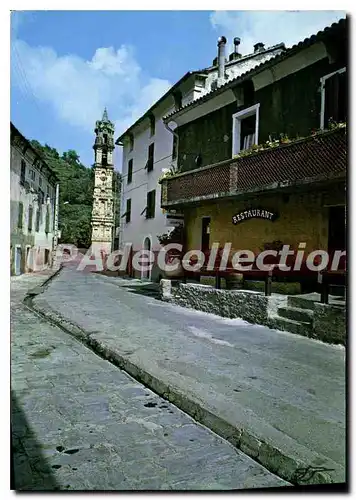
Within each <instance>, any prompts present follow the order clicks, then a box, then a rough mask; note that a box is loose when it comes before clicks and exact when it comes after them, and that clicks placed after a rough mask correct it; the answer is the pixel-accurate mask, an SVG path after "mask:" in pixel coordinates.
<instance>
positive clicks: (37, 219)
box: [36, 208, 41, 233]
mask: <svg viewBox="0 0 356 500" xmlns="http://www.w3.org/2000/svg"><path fill="white" fill-rule="evenodd" d="M40 217H41V210H40V209H39V208H37V212H36V231H37V233H38V232H39V230H40Z"/></svg>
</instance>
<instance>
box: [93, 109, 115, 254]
mask: <svg viewBox="0 0 356 500" xmlns="http://www.w3.org/2000/svg"><path fill="white" fill-rule="evenodd" d="M93 149H94V152H95V163H94V171H95V176H94V178H95V185H94V193H93V211H92V248H97V249H98V250H100V249H103V250H104V251H106V252H107V253H110V252H111V245H112V232H113V226H114V211H113V203H112V197H113V187H112V170H113V169H114V165H113V164H112V157H113V155H112V152H113V150H114V124H113V123H112V122H111V121H110V120H109V118H108V113H107V110H106V108H105V110H104V113H103V116H102V119H101V120H98V121H97V122H96V126H95V143H94V146H93ZM94 194H95V196H94Z"/></svg>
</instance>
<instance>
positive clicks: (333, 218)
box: [328, 206, 346, 254]
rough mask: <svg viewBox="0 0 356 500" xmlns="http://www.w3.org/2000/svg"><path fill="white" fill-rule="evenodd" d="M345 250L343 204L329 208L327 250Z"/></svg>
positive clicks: (344, 214) (332, 251)
mask: <svg viewBox="0 0 356 500" xmlns="http://www.w3.org/2000/svg"><path fill="white" fill-rule="evenodd" d="M335 250H346V212H345V206H339V207H330V208H329V237H328V252H329V254H332V253H334V252H335Z"/></svg>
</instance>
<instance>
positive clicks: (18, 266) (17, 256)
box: [15, 247, 22, 276]
mask: <svg viewBox="0 0 356 500" xmlns="http://www.w3.org/2000/svg"><path fill="white" fill-rule="evenodd" d="M21 256H22V252H21V247H16V249H15V274H16V276H18V275H19V274H21Z"/></svg>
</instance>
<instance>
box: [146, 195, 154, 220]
mask: <svg viewBox="0 0 356 500" xmlns="http://www.w3.org/2000/svg"><path fill="white" fill-rule="evenodd" d="M155 207H156V190H155V189H154V190H153V191H149V192H148V193H147V205H146V219H153V218H154V216H155Z"/></svg>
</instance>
